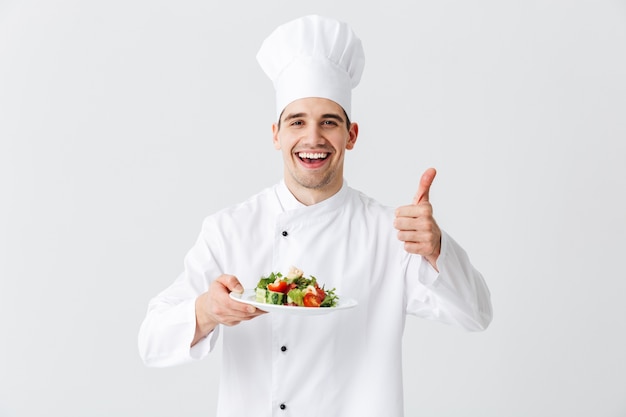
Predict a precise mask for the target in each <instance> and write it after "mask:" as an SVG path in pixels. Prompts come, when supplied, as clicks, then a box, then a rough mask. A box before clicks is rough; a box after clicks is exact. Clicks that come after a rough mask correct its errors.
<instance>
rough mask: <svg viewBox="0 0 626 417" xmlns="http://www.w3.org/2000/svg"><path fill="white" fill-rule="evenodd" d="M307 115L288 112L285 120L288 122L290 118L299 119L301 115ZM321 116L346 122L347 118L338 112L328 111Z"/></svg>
mask: <svg viewBox="0 0 626 417" xmlns="http://www.w3.org/2000/svg"><path fill="white" fill-rule="evenodd" d="M306 116H307V114H306V113H291V114H288V115H287V116H286V117H285V118H284V119H283V122H288V121H289V120H292V119H299V118H301V117H306ZM321 118H322V119H335V120H337V121H340V122H341V123H345V120H344V119H343V117H341V116H340V115H338V114H336V113H326V114H323V115H322V117H321Z"/></svg>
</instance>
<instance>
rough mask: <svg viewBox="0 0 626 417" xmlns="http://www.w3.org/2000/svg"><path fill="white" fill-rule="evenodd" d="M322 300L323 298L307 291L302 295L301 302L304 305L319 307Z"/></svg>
mask: <svg viewBox="0 0 626 417" xmlns="http://www.w3.org/2000/svg"><path fill="white" fill-rule="evenodd" d="M323 300H324V299H323V298H322V299H320V297H319V295H317V294H313V293H312V292H309V293H306V294H305V295H304V299H303V300H302V303H303V304H304V306H305V307H319V306H320V304H322V301H323Z"/></svg>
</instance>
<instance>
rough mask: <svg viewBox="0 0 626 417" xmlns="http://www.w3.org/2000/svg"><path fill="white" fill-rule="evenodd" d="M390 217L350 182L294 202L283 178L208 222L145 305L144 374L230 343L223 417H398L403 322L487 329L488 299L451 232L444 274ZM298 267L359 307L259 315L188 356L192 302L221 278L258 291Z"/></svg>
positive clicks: (441, 263)
mask: <svg viewBox="0 0 626 417" xmlns="http://www.w3.org/2000/svg"><path fill="white" fill-rule="evenodd" d="M393 219H394V209H393V208H389V207H385V206H383V205H381V204H380V203H378V202H376V201H375V200H373V199H371V198H369V197H367V196H366V195H364V194H363V193H361V192H359V191H357V190H354V189H352V188H350V187H349V186H348V185H347V183H346V182H345V181H344V183H343V186H342V188H341V190H340V191H339V192H338V193H336V194H335V195H333V196H332V197H330V198H328V199H326V200H324V201H322V202H320V203H318V204H314V205H311V206H305V205H303V204H301V203H300V202H298V201H297V200H296V199H295V198H294V196H293V195H292V194H291V193H290V192H289V190H288V189H287V187H286V185H285V183H284V181H281V182H280V183H278V184H276V185H275V186H273V187H270V188H268V189H266V190H264V191H262V192H260V193H259V194H257V195H255V196H253V197H251V198H250V199H248V200H247V201H245V202H243V203H241V204H238V205H235V206H233V207H231V208H228V209H224V210H222V211H219V212H217V213H216V214H214V215H211V216H209V217H207V218H206V219H205V220H204V222H203V225H202V230H201V233H200V235H199V238H198V240H197V242H196V243H195V245H194V246H193V247H192V248H191V250H190V251H189V253H188V254H187V256H186V257H185V264H184V272H183V273H182V274H181V275H180V276H179V277H178V278H177V279H176V280H175V281H174V283H173V284H172V285H171V286H170V287H169V288H167V289H165V290H164V291H163V292H161V293H160V294H159V295H157V296H156V297H155V298H153V299H152V300H151V301H150V303H149V306H148V311H147V315H146V317H145V319H144V322H143V323H142V325H141V329H140V332H139V350H140V355H141V357H142V359H143V361H144V363H145V364H146V365H148V366H171V365H176V364H181V363H185V362H189V361H193V360H197V359H201V358H203V357H204V356H205V355H207V354H208V353H209V352H210V351H211V350H212V349H213V348H214V346H215V344H216V341H217V339H218V335H219V334H221V337H222V343H223V345H222V367H221V372H220V388H219V394H218V410H217V416H218V417H227V416H229V417H230V416H232V417H244V416H245V417H250V416H259V417H269V416H279V417H283V416H284V417H287V416H297V417H307V416H322V415H323V416H372V417H380V416H392V417H393V416H401V415H403V409H404V405H403V387H402V363H401V362H402V351H401V349H402V334H403V331H404V326H405V318H406V315H407V314H411V315H415V316H418V317H422V318H426V319H433V320H438V321H441V322H444V323H449V324H455V325H458V326H461V327H463V328H465V329H467V330H483V329H485V328H486V327H487V326H488V324H489V322H490V321H491V314H492V313H491V302H490V294H489V290H488V288H487V286H486V285H485V282H484V280H483V278H482V276H481V275H480V273H479V272H478V271H476V269H475V268H474V267H473V266H472V265H471V264H470V262H469V260H468V257H467V255H466V253H465V251H464V250H463V249H462V248H461V247H460V246H459V245H458V244H457V243H456V242H455V241H454V240H453V239H452V238H451V237H450V236H449V235H448V234H446V233H445V232H443V235H442V239H441V254H440V255H439V258H438V260H437V267H438V269H439V272H437V271H436V270H435V269H434V268H433V267H432V266H431V265H430V264H429V263H428V262H427V261H426V260H425V259H423V258H422V257H421V256H419V255H413V254H409V253H407V252H406V251H405V250H404V248H403V243H402V242H401V241H399V240H398V238H397V231H396V230H395V229H394V227H393ZM290 266H296V267H297V268H299V269H301V270H303V271H304V274H305V276H307V277H308V276H309V275H313V276H315V277H316V278H317V280H318V282H319V283H320V285H322V284H323V285H324V286H325V287H326V288H327V289H331V288H335V289H336V294H337V295H338V296H339V297H340V300H341V297H346V298H352V299H354V300H356V301H357V303H358V305H357V306H356V307H354V308H351V309H342V310H338V311H335V312H332V313H328V314H325V315H315V316H302V315H289V314H282V313H274V312H272V313H268V314H263V315H261V316H259V317H256V318H254V319H252V320H249V321H244V322H241V323H240V324H238V325H235V326H222V325H220V326H218V327H216V328H215V330H213V332H212V333H211V334H210V335H208V336H207V337H206V338H204V339H203V340H201V341H200V342H198V343H197V344H196V345H194V346H193V347H190V342H191V341H192V339H193V337H194V332H195V300H196V298H197V297H198V296H199V295H200V294H202V293H203V292H205V291H207V290H208V288H209V284H210V282H211V281H212V280H214V279H215V278H217V277H218V276H219V275H221V274H232V275H235V276H236V277H237V278H238V279H239V281H240V282H241V283H242V285H243V286H244V288H255V287H256V285H257V283H258V280H259V279H260V278H261V276H263V275H268V274H269V273H270V272H282V273H283V274H286V272H288V270H289V267H290Z"/></svg>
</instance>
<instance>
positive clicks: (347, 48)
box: [257, 15, 365, 117]
mask: <svg viewBox="0 0 626 417" xmlns="http://www.w3.org/2000/svg"><path fill="white" fill-rule="evenodd" d="M257 61H258V62H259V64H260V65H261V68H262V69H263V71H265V73H266V74H267V76H268V77H269V78H270V79H271V80H272V82H273V83H274V89H275V90H276V115H277V117H280V114H281V112H282V111H283V110H284V109H285V107H286V106H287V105H288V104H289V103H291V102H292V101H295V100H297V99H300V98H305V97H321V98H327V99H330V100H333V101H334V102H336V103H338V104H339V105H340V106H341V107H343V109H344V110H345V112H346V113H347V115H348V117H351V115H350V114H351V107H352V106H351V98H352V89H353V88H354V87H356V86H357V85H358V84H359V81H360V80H361V74H362V73H363V67H364V65H365V55H364V53H363V46H362V45H361V40H360V39H359V38H357V37H356V35H355V34H354V32H353V31H352V29H350V27H349V26H348V25H347V24H346V23H343V22H340V21H337V20H335V19H330V18H327V17H321V16H317V15H310V16H305V17H302V18H299V19H296V20H293V21H291V22H288V23H285V24H283V25H281V26H279V27H278V28H276V29H275V30H274V32H272V33H271V34H270V35H269V36H268V37H267V38H266V39H265V41H263V44H262V45H261V48H260V49H259V52H258V54H257Z"/></svg>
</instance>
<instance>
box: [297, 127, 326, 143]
mask: <svg viewBox="0 0 626 417" xmlns="http://www.w3.org/2000/svg"><path fill="white" fill-rule="evenodd" d="M303 133H304V136H303V138H302V143H303V144H304V145H307V146H310V147H316V146H320V145H324V144H325V143H326V138H325V137H324V132H323V130H322V127H321V126H319V125H317V124H310V125H308V126H307V128H306V130H305V131H304V132H303Z"/></svg>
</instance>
